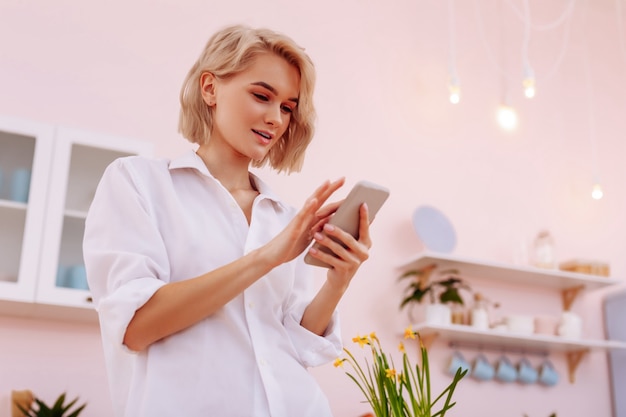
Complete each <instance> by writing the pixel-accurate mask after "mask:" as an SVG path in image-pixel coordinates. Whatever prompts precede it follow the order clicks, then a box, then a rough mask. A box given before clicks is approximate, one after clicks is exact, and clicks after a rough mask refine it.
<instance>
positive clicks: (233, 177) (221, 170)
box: [196, 144, 255, 192]
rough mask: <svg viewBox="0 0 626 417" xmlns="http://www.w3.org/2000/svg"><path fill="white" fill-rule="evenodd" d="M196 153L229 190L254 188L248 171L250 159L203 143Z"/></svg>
mask: <svg viewBox="0 0 626 417" xmlns="http://www.w3.org/2000/svg"><path fill="white" fill-rule="evenodd" d="M196 154H198V156H199V157H200V158H201V159H202V161H203V162H204V164H205V165H206V167H207V169H208V170H209V172H210V173H211V175H213V176H214V177H215V178H216V179H217V180H218V181H219V182H220V183H221V184H222V185H223V186H224V187H225V188H226V189H227V190H228V191H230V192H233V191H239V190H254V189H255V188H254V184H253V183H252V180H251V178H250V173H249V172H248V166H249V160H245V159H243V158H237V157H233V155H232V154H230V155H228V154H227V153H225V152H219V150H218V149H216V148H215V147H211V146H209V145H208V144H206V145H201V146H200V147H199V148H198V150H196Z"/></svg>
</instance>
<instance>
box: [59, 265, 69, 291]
mask: <svg viewBox="0 0 626 417" xmlns="http://www.w3.org/2000/svg"><path fill="white" fill-rule="evenodd" d="M68 272H69V270H68V267H67V266H65V265H59V266H58V267H57V279H56V286H57V287H65V288H67V287H69V284H68V282H67V276H68Z"/></svg>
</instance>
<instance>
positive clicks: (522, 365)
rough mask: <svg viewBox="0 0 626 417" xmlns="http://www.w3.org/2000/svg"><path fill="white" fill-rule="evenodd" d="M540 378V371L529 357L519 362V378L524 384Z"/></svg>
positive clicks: (532, 382)
mask: <svg viewBox="0 0 626 417" xmlns="http://www.w3.org/2000/svg"><path fill="white" fill-rule="evenodd" d="M538 378H539V373H538V372H537V370H536V369H535V368H534V367H533V366H532V365H531V363H530V362H529V361H528V359H526V358H524V359H522V360H521V361H520V362H519V363H518V364H517V380H518V381H519V382H521V383H522V384H534V383H535V382H537V379H538Z"/></svg>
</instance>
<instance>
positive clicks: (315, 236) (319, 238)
mask: <svg viewBox="0 0 626 417" xmlns="http://www.w3.org/2000/svg"><path fill="white" fill-rule="evenodd" d="M313 237H314V238H315V240H322V239H323V238H324V236H322V234H321V233H319V232H316V233H315V234H314V235H313Z"/></svg>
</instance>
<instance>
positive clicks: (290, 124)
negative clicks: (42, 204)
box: [84, 26, 371, 417]
mask: <svg viewBox="0 0 626 417" xmlns="http://www.w3.org/2000/svg"><path fill="white" fill-rule="evenodd" d="M314 84H315V74H314V67H313V64H312V62H311V60H310V58H309V57H308V56H307V55H306V54H305V52H304V51H303V49H301V48H300V47H298V45H297V44H295V43H294V41H293V40H291V39H290V38H289V37H287V36H284V35H282V34H280V33H276V32H273V31H270V30H265V29H251V28H248V27H243V26H232V27H228V28H225V29H223V30H221V31H219V32H218V33H216V34H215V35H213V36H212V37H211V39H210V40H209V42H208V43H207V45H206V47H205V49H204V51H203V52H202V54H201V56H200V57H199V59H198V61H197V62H196V63H195V64H194V65H193V67H192V68H191V70H190V71H189V74H188V75H187V78H186V80H185V82H184V85H183V88H182V91H181V96H180V101H181V112H180V122H179V130H180V132H181V133H182V135H183V136H184V137H186V138H187V139H188V140H189V141H191V142H193V143H195V144H197V145H198V146H197V149H196V150H195V151H189V152H188V153H187V154H184V155H182V156H181V157H178V158H177V159H172V160H165V159H148V158H143V157H127V158H121V159H118V160H116V161H115V162H114V163H112V164H111V165H110V166H109V167H108V168H107V170H106V172H105V174H104V176H103V178H102V180H101V183H100V185H99V187H98V190H97V193H96V196H95V198H94V201H93V204H92V206H91V209H90V212H89V215H88V218H87V222H86V229H85V238H84V257H85V262H86V265H87V274H88V280H89V286H90V289H91V291H92V293H93V297H94V301H95V304H96V308H97V310H98V314H99V318H100V324H101V331H102V338H103V346H104V351H105V359H106V363H107V370H108V374H109V379H110V381H109V382H110V389H111V395H112V398H113V404H114V408H115V413H116V415H117V416H120V417H121V416H124V417H158V416H163V417H172V416H188V417H200V416H239V417H250V416H259V417H265V416H272V417H293V416H298V417H306V416H310V417H324V416H330V415H331V412H330V408H329V405H328V402H327V400H326V399H325V397H324V395H323V393H322V391H321V390H320V388H319V387H318V385H317V384H316V382H315V380H314V378H313V377H312V376H311V375H310V374H309V373H308V371H307V368H308V367H311V366H317V365H320V364H323V363H326V362H329V361H332V360H333V359H334V358H335V357H336V356H337V355H338V354H339V353H340V351H341V340H340V332H339V327H338V318H337V313H336V307H337V304H338V302H339V300H340V299H341V297H342V296H343V294H344V292H345V291H346V289H347V287H348V285H349V283H350V281H351V279H352V277H353V276H354V275H355V273H356V272H357V270H358V268H359V266H360V265H361V263H362V262H364V261H365V260H366V259H367V258H368V251H369V248H370V246H371V239H370V234H369V226H368V225H369V221H368V211H367V206H366V205H363V206H362V207H361V209H360V216H361V220H360V230H359V236H360V237H359V239H358V240H356V239H354V238H353V237H352V236H350V235H349V234H348V233H345V232H344V231H342V230H340V229H339V228H336V227H332V226H330V225H328V224H326V223H327V221H328V219H329V216H331V215H332V214H333V213H334V212H335V210H336V209H337V207H338V204H339V203H338V202H333V203H328V204H327V203H326V202H327V200H328V198H329V197H330V196H331V195H332V194H333V193H334V192H335V191H336V190H337V189H338V188H339V187H341V186H342V185H343V179H340V180H337V181H332V182H331V181H326V182H325V183H323V184H322V185H320V186H319V187H318V188H317V189H316V190H315V191H314V192H313V193H312V194H311V196H310V197H309V198H308V199H307V200H306V202H305V203H304V205H303V207H302V208H301V209H299V210H296V209H293V208H291V207H289V206H287V205H286V204H285V203H284V202H282V201H281V200H280V198H279V197H277V196H276V195H275V194H274V193H273V192H272V191H271V190H270V188H269V187H268V186H267V185H266V184H265V183H264V182H263V181H262V180H261V179H260V178H258V177H257V176H255V175H253V174H252V173H250V171H249V168H250V166H254V167H261V166H264V165H266V164H269V165H270V166H271V167H272V168H273V169H276V170H278V171H284V172H286V173H291V172H295V171H298V170H299V169H300V167H301V165H302V162H303V159H304V154H305V150H306V148H307V146H308V144H309V143H310V141H311V138H312V136H313V130H314V129H313V120H314V117H315V110H314V106H313V97H312V95H313V89H314ZM331 237H332V238H335V239H338V240H339V242H341V243H342V244H340V243H337V242H334V241H333V240H332V239H331ZM312 240H315V241H317V242H319V243H320V244H322V245H323V246H326V247H328V248H329V249H330V250H331V252H332V253H333V254H334V256H333V255H332V254H326V253H323V252H322V251H316V250H314V249H307V248H309V247H310V243H311V242H312ZM307 251H308V252H310V253H311V255H312V256H313V257H315V258H317V259H319V260H321V261H323V262H326V263H328V264H329V265H331V268H329V269H328V272H327V279H326V281H325V282H324V284H323V285H322V286H321V287H320V288H319V291H318V292H317V293H312V292H311V270H310V268H312V267H311V266H309V265H306V264H304V262H303V255H304V253H305V252H307Z"/></svg>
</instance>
